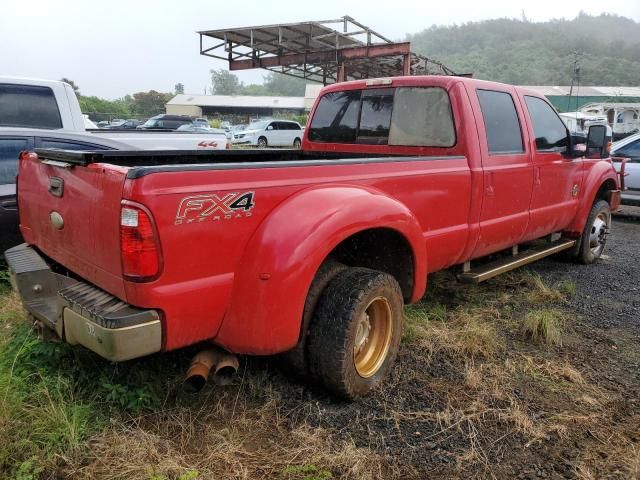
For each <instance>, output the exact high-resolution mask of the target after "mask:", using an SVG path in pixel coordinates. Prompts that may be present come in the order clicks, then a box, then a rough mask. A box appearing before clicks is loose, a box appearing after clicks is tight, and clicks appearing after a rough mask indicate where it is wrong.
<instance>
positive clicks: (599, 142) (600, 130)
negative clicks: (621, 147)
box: [586, 125, 611, 158]
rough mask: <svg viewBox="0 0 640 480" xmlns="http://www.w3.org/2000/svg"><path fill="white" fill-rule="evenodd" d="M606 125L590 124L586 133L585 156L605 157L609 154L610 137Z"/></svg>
mask: <svg viewBox="0 0 640 480" xmlns="http://www.w3.org/2000/svg"><path fill="white" fill-rule="evenodd" d="M607 128H608V127H607V126H605V125H591V126H590V127H589V134H588V135H587V151H586V157H587V158H606V157H608V156H609V148H608V147H609V142H610V141H611V139H610V138H608V136H607Z"/></svg>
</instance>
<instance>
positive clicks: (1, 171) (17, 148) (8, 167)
mask: <svg viewBox="0 0 640 480" xmlns="http://www.w3.org/2000/svg"><path fill="white" fill-rule="evenodd" d="M28 148H29V144H28V140H27V139H26V138H0V185H4V184H8V183H16V175H17V174H18V155H19V154H20V152H21V151H23V150H27V149H28Z"/></svg>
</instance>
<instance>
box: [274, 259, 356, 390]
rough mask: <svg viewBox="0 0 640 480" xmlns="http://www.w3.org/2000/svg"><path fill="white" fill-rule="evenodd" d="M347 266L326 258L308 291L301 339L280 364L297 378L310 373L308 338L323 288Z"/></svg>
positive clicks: (284, 355) (281, 358)
mask: <svg viewBox="0 0 640 480" xmlns="http://www.w3.org/2000/svg"><path fill="white" fill-rule="evenodd" d="M346 268H347V266H346V265H344V264H342V263H340V262H337V261H335V260H332V259H327V260H325V261H324V263H323V264H322V265H320V268H318V271H317V272H316V275H315V277H314V278H313V282H311V286H310V287H309V292H308V293H307V299H306V300H305V303H304V310H303V313H302V325H301V327H300V341H299V342H298V344H297V345H296V346H295V347H294V348H293V349H292V350H289V351H288V352H285V353H283V354H282V355H280V358H279V360H280V366H281V367H282V369H283V370H284V372H285V373H288V374H290V375H293V376H294V377H297V378H304V377H306V376H307V375H308V374H309V369H308V360H307V338H308V334H309V326H310V325H311V321H312V318H313V313H314V312H315V310H316V307H317V305H318V301H319V300H320V296H321V295H322V292H323V290H324V289H325V288H326V287H327V285H328V284H329V282H330V281H331V280H332V279H333V277H335V276H336V275H337V274H338V273H340V272H342V271H344V270H346Z"/></svg>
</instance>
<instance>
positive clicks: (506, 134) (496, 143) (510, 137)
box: [477, 90, 524, 153]
mask: <svg viewBox="0 0 640 480" xmlns="http://www.w3.org/2000/svg"><path fill="white" fill-rule="evenodd" d="M477 93H478V100H479V101H480V109H481V110H482V118H483V119H484V128H485V130H486V132H487V145H488V147H489V153H519V152H524V147H523V145H522V132H521V130H520V121H519V120H518V114H517V113H516V106H515V104H514V103H513V98H512V97H511V95H510V94H508V93H505V92H496V91H494V90H478V91H477Z"/></svg>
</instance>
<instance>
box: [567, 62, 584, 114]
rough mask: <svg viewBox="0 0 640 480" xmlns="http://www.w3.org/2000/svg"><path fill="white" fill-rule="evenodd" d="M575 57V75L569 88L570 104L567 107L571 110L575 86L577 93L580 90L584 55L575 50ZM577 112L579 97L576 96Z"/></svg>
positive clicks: (572, 76)
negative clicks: (581, 63) (582, 57)
mask: <svg viewBox="0 0 640 480" xmlns="http://www.w3.org/2000/svg"><path fill="white" fill-rule="evenodd" d="M571 55H573V74H572V75H571V87H570V88H569V102H568V103H567V107H569V108H571V98H572V97H573V86H574V84H575V85H576V91H579V90H580V65H579V62H580V57H581V56H582V55H584V54H583V53H582V52H579V51H578V50H574V51H573V52H571ZM575 111H576V112H577V111H578V95H577V94H576V110H575Z"/></svg>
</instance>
